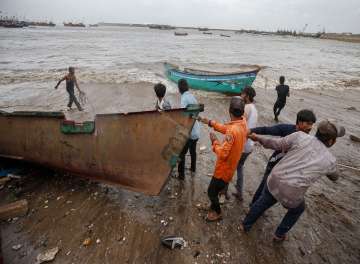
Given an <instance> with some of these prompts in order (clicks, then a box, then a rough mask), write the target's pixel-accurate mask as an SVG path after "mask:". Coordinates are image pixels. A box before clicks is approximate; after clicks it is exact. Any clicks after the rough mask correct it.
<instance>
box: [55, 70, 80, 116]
mask: <svg viewBox="0 0 360 264" xmlns="http://www.w3.org/2000/svg"><path fill="white" fill-rule="evenodd" d="M62 81H66V91H67V92H68V94H69V103H68V105H67V106H68V108H69V110H70V109H71V106H72V104H73V103H75V105H76V107H77V108H78V109H79V111H83V108H82V107H81V105H80V103H79V101H78V100H77V98H76V96H75V91H74V86H76V88H77V89H78V90H79V93H80V94H83V92H82V91H81V90H80V88H79V84H78V82H77V80H76V76H75V68H74V67H69V73H68V74H66V75H65V76H64V77H63V78H62V79H61V80H59V82H58V83H57V84H56V86H55V89H57V88H58V86H59V85H60V83H61V82H62Z"/></svg>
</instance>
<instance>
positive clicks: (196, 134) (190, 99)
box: [178, 79, 200, 180]
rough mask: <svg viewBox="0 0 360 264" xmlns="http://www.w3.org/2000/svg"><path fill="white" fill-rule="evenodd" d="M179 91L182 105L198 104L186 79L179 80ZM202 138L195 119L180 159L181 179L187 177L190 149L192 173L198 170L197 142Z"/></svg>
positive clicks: (179, 171)
mask: <svg viewBox="0 0 360 264" xmlns="http://www.w3.org/2000/svg"><path fill="white" fill-rule="evenodd" d="M178 89H179V93H180V94H181V99H180V103H181V107H187V106H188V105H190V104H198V102H197V100H196V98H195V96H194V95H193V94H192V93H190V92H189V85H188V83H187V81H186V80H185V79H180V80H179V82H178ZM199 138H200V125H199V122H198V121H195V123H194V126H193V128H192V130H191V133H190V138H189V139H188V141H187V142H186V144H185V146H184V148H183V150H182V151H181V153H180V156H179V158H180V161H179V165H178V173H179V179H180V180H184V179H185V155H186V153H187V152H188V151H189V152H190V157H191V168H190V169H191V174H192V175H193V174H194V173H195V171H196V144H197V141H198V140H199Z"/></svg>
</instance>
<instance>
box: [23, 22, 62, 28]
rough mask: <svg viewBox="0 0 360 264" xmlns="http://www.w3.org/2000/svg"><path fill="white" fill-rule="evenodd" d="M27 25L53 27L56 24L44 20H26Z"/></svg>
mask: <svg viewBox="0 0 360 264" xmlns="http://www.w3.org/2000/svg"><path fill="white" fill-rule="evenodd" d="M28 24H29V26H40V27H55V26H56V24H55V23H53V22H51V21H50V22H44V21H30V22H28Z"/></svg>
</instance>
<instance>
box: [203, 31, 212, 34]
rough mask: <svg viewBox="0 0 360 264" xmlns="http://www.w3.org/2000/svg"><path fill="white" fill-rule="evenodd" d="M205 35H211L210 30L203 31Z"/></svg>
mask: <svg viewBox="0 0 360 264" xmlns="http://www.w3.org/2000/svg"><path fill="white" fill-rule="evenodd" d="M203 34H205V35H212V32H203Z"/></svg>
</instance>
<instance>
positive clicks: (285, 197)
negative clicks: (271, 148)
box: [268, 131, 336, 208]
mask: <svg viewBox="0 0 360 264" xmlns="http://www.w3.org/2000/svg"><path fill="white" fill-rule="evenodd" d="M279 144H280V145H279V146H281V148H282V149H283V150H284V151H287V153H286V154H285V156H284V157H283V158H282V159H281V161H279V163H278V164H277V165H276V166H275V167H274V168H273V170H272V172H271V174H270V176H269V178H268V187H269V190H270V192H271V194H272V195H273V196H274V197H275V198H276V199H277V200H278V201H280V202H281V203H282V204H283V205H284V206H286V207H290V208H294V207H296V206H297V205H298V204H299V203H301V201H302V200H303V198H304V195H305V192H306V190H307V189H308V188H309V187H310V185H311V184H313V183H314V182H315V181H316V180H318V179H319V178H320V177H321V176H325V175H326V174H329V173H332V172H334V171H335V170H336V159H335V157H334V156H333V155H332V154H331V152H330V151H329V150H328V148H327V147H326V146H325V145H324V144H323V143H322V142H320V141H319V140H318V139H317V138H316V137H314V136H311V135H308V134H306V133H304V132H301V131H300V132H296V133H293V134H291V135H289V136H287V137H285V138H282V139H281V141H279Z"/></svg>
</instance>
